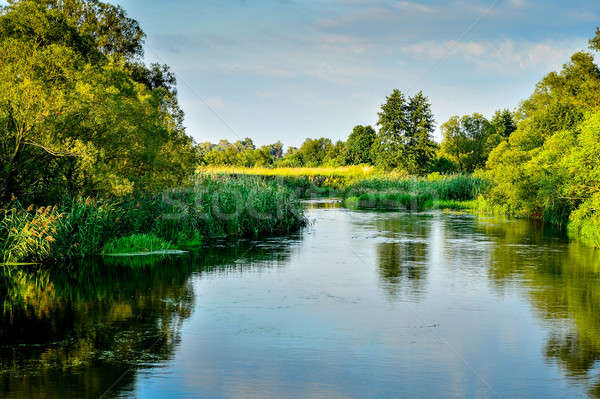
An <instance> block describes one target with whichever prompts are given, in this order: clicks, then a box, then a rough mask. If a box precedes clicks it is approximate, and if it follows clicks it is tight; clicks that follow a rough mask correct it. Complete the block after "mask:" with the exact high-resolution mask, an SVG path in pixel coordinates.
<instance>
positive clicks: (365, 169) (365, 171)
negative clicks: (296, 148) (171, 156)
mask: <svg viewBox="0 0 600 399" xmlns="http://www.w3.org/2000/svg"><path fill="white" fill-rule="evenodd" d="M198 172H204V173H216V174H239V175H255V176H284V177H300V176H308V177H313V176H323V177H342V178H346V179H349V180H361V179H366V178H372V177H386V178H390V177H392V178H393V177H398V178H400V177H406V176H404V175H403V176H400V175H399V174H398V173H383V172H381V171H380V170H378V169H376V168H374V167H373V166H368V165H364V166H363V165H359V166H344V167H337V168H332V167H320V168H262V167H256V168H244V167H232V166H222V167H215V166H207V167H200V168H198Z"/></svg>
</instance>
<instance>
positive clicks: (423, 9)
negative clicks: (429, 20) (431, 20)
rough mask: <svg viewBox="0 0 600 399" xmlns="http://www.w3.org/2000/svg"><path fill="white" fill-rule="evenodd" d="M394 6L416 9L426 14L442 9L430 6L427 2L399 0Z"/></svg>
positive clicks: (407, 9) (409, 9)
mask: <svg viewBox="0 0 600 399" xmlns="http://www.w3.org/2000/svg"><path fill="white" fill-rule="evenodd" d="M394 7H396V8H400V9H403V10H406V11H416V12H419V13H424V14H431V13H437V12H439V11H440V9H439V8H437V7H432V6H428V5H425V4H419V3H413V2H412V1H399V2H398V3H396V4H394Z"/></svg>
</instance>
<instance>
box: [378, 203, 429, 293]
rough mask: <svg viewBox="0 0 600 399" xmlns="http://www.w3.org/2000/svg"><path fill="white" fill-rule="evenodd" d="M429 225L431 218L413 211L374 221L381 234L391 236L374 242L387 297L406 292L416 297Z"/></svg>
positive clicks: (424, 268) (420, 286) (422, 275)
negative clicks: (386, 239)
mask: <svg viewBox="0 0 600 399" xmlns="http://www.w3.org/2000/svg"><path fill="white" fill-rule="evenodd" d="M430 226H431V220H430V218H428V217H425V216H423V215H414V214H413V215H410V214H406V215H402V216H400V217H393V218H388V219H385V220H378V221H377V229H378V230H379V231H380V232H381V233H380V234H381V236H382V237H385V238H388V239H390V241H388V242H380V243H378V244H377V246H376V252H377V264H378V266H379V275H380V278H381V281H382V286H383V288H384V290H385V291H386V293H387V294H388V295H389V296H390V298H392V299H394V298H397V297H399V296H402V295H403V294H406V295H408V296H409V297H411V298H412V299H415V300H416V299H419V297H420V295H421V294H422V292H423V284H424V282H425V279H426V277H427V261H428V254H429V246H428V245H429V243H428V240H429V235H430ZM404 291H406V292H404Z"/></svg>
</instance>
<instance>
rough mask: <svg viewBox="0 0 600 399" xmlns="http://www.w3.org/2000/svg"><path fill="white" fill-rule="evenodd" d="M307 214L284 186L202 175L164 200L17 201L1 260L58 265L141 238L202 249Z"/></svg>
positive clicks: (0, 228)
mask: <svg viewBox="0 0 600 399" xmlns="http://www.w3.org/2000/svg"><path fill="white" fill-rule="evenodd" d="M303 211H304V208H303V204H302V203H301V201H300V200H299V199H298V197H297V195H296V194H295V193H294V191H293V190H292V189H290V188H288V187H285V186H283V185H281V184H279V183H278V182H277V181H274V180H271V181H270V180H266V179H264V178H260V177H257V176H243V177H227V176H214V175H203V174H202V175H198V177H197V179H196V181H195V184H194V185H193V186H191V187H186V188H183V189H180V190H171V191H167V192H164V193H162V194H161V195H145V196H131V197H122V198H117V199H95V198H84V199H77V200H70V201H65V202H64V203H63V204H61V205H56V206H45V207H37V206H33V205H31V206H29V207H27V208H25V207H23V206H22V205H21V204H20V203H19V202H18V201H12V202H11V203H10V205H9V207H7V208H6V209H4V210H2V211H0V242H1V244H0V245H1V246H0V257H1V259H2V262H4V263H18V262H52V263H59V262H63V261H67V260H70V259H73V258H82V257H86V256H90V255H96V254H100V253H101V252H102V249H103V248H104V247H105V245H107V243H108V242H110V241H113V240H115V239H120V238H122V237H128V236H132V235H133V237H137V238H140V239H141V237H143V236H135V235H139V234H152V235H154V236H155V237H157V238H159V239H161V240H164V241H165V242H170V243H172V245H173V246H174V247H175V248H185V249H189V248H191V247H193V248H200V247H201V246H203V245H209V244H210V242H211V241H212V240H213V239H215V238H229V239H237V238H242V237H249V238H258V237H261V236H267V235H279V234H287V233H291V232H293V231H296V230H298V229H299V228H301V227H302V226H304V225H305V223H306V220H305V217H304V212H303ZM137 238H136V240H137ZM142 241H143V240H142ZM125 242H126V241H123V242H120V241H116V242H115V244H114V245H117V244H119V243H125ZM140 243H141V241H140ZM117 246H118V245H117ZM115 248H116V247H115Z"/></svg>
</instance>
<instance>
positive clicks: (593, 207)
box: [569, 193, 600, 248]
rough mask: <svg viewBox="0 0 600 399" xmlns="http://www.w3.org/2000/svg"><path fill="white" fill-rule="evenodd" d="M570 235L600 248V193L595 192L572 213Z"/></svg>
mask: <svg viewBox="0 0 600 399" xmlns="http://www.w3.org/2000/svg"><path fill="white" fill-rule="evenodd" d="M569 235H571V236H572V237H575V238H579V239H581V240H582V241H583V242H585V243H587V244H589V245H592V246H594V247H596V248H600V193H596V194H594V196H592V197H591V198H589V199H588V200H586V201H585V202H584V203H583V204H581V205H580V206H579V207H578V208H577V209H576V210H575V211H574V212H573V213H571V215H570V218H569Z"/></svg>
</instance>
